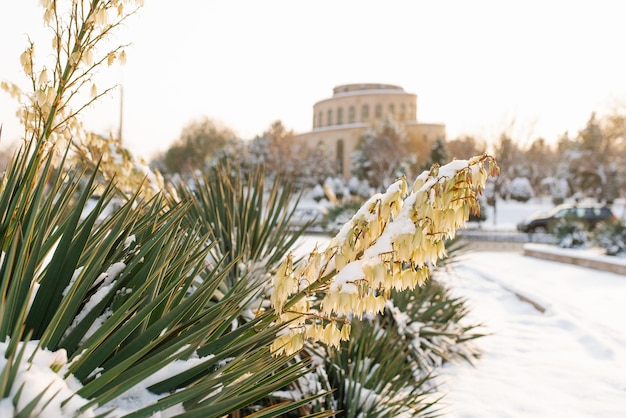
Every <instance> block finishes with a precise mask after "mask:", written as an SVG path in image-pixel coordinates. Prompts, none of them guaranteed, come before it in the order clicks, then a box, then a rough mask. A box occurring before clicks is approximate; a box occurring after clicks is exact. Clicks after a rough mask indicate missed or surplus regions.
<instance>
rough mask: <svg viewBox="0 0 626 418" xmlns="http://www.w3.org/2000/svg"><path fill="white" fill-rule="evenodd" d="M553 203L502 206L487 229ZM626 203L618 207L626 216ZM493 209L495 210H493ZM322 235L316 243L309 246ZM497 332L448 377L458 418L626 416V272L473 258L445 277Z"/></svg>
mask: <svg viewBox="0 0 626 418" xmlns="http://www.w3.org/2000/svg"><path fill="white" fill-rule="evenodd" d="M551 207H552V204H551V203H550V202H549V200H544V201H531V202H529V203H526V204H524V203H516V202H499V203H498V205H497V219H496V220H495V222H494V219H493V213H492V212H489V213H488V215H489V218H488V219H487V221H486V222H485V223H484V224H483V225H482V228H483V229H486V230H487V229H492V230H514V229H515V225H516V224H517V222H518V221H519V220H521V219H522V218H523V217H525V216H528V215H530V214H531V213H533V212H536V211H539V210H545V209H549V208H551ZM623 207H624V205H623V203H621V202H620V203H619V204H618V205H614V207H613V210H614V212H615V215H616V216H618V217H622V216H623ZM489 210H490V211H491V210H492V208H489ZM315 241H325V239H324V238H321V237H314V236H313V237H308V238H307V240H306V241H305V242H304V245H303V248H302V249H301V250H305V249H306V247H309V248H310V247H311V246H312V243H313V242H315ZM437 277H438V279H439V280H442V281H444V282H445V283H447V285H448V286H449V288H450V289H451V291H452V292H453V293H454V294H456V295H458V296H462V297H464V298H465V299H467V301H468V303H469V305H470V306H471V314H470V315H469V317H468V320H471V321H472V322H473V323H481V324H484V327H483V329H482V331H484V332H486V333H489V334H490V335H489V336H486V337H484V338H480V339H478V340H477V341H476V344H477V345H478V346H479V347H480V348H481V350H482V351H483V356H482V357H481V358H480V359H478V360H476V362H475V364H474V365H473V366H472V365H469V364H467V363H463V362H459V363H452V364H448V365H447V366H445V367H444V368H443V369H442V370H441V371H440V373H439V376H438V379H439V382H440V383H441V386H440V389H441V391H442V393H446V396H445V397H444V399H443V400H442V401H441V406H444V409H443V411H442V412H443V413H444V416H446V417H450V418H506V417H511V418H531V417H532V418H538V417H541V418H543V417H551V418H554V417H557V418H560V417H564V418H565V417H567V418H578V417H580V418H583V417H584V418H587V417H589V418H591V417H594V418H595V417H602V418H621V417H626V276H621V275H617V274H612V273H605V272H599V271H594V270H591V269H586V268H582V267H576V266H572V265H567V264H561V263H557V262H551V261H545V260H539V259H534V258H530V257H526V256H524V255H522V254H521V253H520V252H467V253H465V254H464V255H463V256H462V257H461V258H460V259H459V260H458V262H457V263H455V264H454V265H453V266H452V267H450V268H449V269H447V270H445V271H439V272H438V275H437Z"/></svg>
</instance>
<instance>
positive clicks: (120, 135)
mask: <svg viewBox="0 0 626 418" xmlns="http://www.w3.org/2000/svg"><path fill="white" fill-rule="evenodd" d="M123 125H124V87H123V86H122V85H121V84H120V120H119V128H118V129H119V130H118V132H117V137H118V139H119V141H120V145H121V144H122V128H123Z"/></svg>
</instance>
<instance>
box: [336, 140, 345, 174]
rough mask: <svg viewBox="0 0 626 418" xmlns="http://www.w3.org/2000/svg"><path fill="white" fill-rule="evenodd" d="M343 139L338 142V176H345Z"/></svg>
mask: <svg viewBox="0 0 626 418" xmlns="http://www.w3.org/2000/svg"><path fill="white" fill-rule="evenodd" d="M343 147H344V143H343V139H340V140H338V141H337V153H336V154H337V174H339V175H343V153H344V152H343V151H344V150H343Z"/></svg>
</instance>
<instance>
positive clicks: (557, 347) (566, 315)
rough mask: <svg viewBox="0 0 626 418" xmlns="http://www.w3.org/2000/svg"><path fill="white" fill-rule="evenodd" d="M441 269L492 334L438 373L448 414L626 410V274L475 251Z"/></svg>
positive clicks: (463, 417) (485, 417) (616, 413)
mask: <svg viewBox="0 0 626 418" xmlns="http://www.w3.org/2000/svg"><path fill="white" fill-rule="evenodd" d="M437 277H438V278H439V279H440V280H442V281H444V282H445V283H447V284H448V286H449V287H450V288H451V290H452V292H453V293H455V294H457V295H459V296H463V297H465V298H466V299H467V300H468V303H469V305H470V307H471V314H470V316H469V318H468V319H471V320H472V321H475V322H480V323H483V324H484V331H486V332H488V333H490V334H492V335H490V336H487V337H485V338H481V339H479V340H477V341H476V343H477V344H478V345H479V347H480V348H481V349H482V351H483V353H484V355H483V357H482V358H480V359H479V360H477V361H476V362H475V364H474V366H473V367H472V366H471V365H469V364H465V363H454V364H449V365H448V366H446V367H444V368H443V370H442V372H441V373H440V376H439V379H440V381H441V382H442V386H441V390H442V391H443V392H445V393H447V395H446V397H445V398H444V400H443V403H444V404H445V405H446V408H445V411H446V412H447V414H446V416H449V417H457V418H470V417H476V418H489V417H493V418H496V417H497V418H503V417H516V418H518V417H529V418H530V417H568V418H572V417H603V418H608V417H615V418H618V417H624V416H626V325H625V320H626V276H621V275H616V274H611V273H605V272H599V271H594V270H590V269H585V268H581V267H575V266H571V265H566V264H560V263H556V262H550V261H544V260H539V259H534V258H530V257H525V256H523V255H522V254H520V253H503V252H471V253H467V254H465V255H464V256H463V259H462V260H461V261H460V262H459V263H458V264H456V265H455V266H454V267H453V268H452V269H450V270H449V271H446V272H444V273H440V274H438V276H437ZM518 295H519V296H521V298H520V297H519V296H518ZM531 302H533V303H535V304H537V305H538V306H537V307H535V306H534V305H533V303H531ZM541 310H545V311H544V312H541Z"/></svg>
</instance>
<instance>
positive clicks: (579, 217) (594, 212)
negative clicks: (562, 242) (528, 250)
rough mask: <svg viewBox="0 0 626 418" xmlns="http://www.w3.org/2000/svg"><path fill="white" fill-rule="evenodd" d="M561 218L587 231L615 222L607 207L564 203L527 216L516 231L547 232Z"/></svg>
mask: <svg viewBox="0 0 626 418" xmlns="http://www.w3.org/2000/svg"><path fill="white" fill-rule="evenodd" d="M563 218H567V219H570V220H572V221H574V222H581V223H583V224H584V225H585V226H587V227H588V228H589V229H593V228H595V226H596V225H597V224H599V223H600V222H605V221H615V220H616V218H615V215H613V212H611V209H610V208H609V207H607V206H600V205H589V204H568V203H564V204H562V205H558V206H556V207H554V208H552V209H550V210H549V211H547V212H540V213H536V214H534V215H532V216H529V217H528V218H526V219H524V220H523V221H521V222H520V223H518V224H517V229H518V230H519V231H522V232H547V231H549V230H550V229H552V227H553V226H554V225H555V224H556V223H557V222H558V221H559V220H560V219H563Z"/></svg>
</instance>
